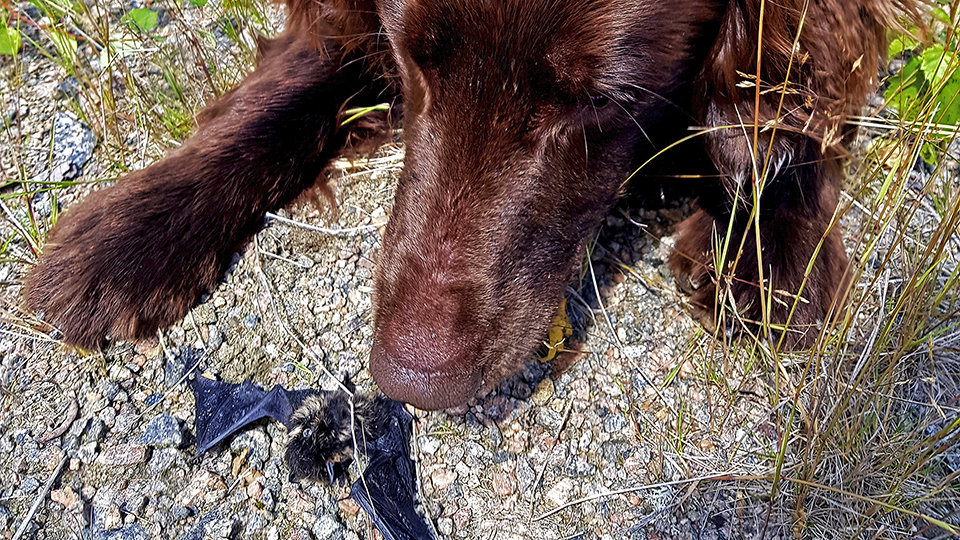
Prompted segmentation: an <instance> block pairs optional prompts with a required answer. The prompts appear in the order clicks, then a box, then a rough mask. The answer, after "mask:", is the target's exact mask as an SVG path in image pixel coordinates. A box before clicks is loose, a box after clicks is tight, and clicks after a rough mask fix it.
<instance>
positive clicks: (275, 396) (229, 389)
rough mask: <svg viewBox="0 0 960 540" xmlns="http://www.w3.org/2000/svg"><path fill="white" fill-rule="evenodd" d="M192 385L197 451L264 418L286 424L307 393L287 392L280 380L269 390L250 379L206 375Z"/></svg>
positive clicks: (201, 451) (200, 453)
mask: <svg viewBox="0 0 960 540" xmlns="http://www.w3.org/2000/svg"><path fill="white" fill-rule="evenodd" d="M190 389H191V390H192V391H193V397H194V399H195V401H196V409H197V422H196V429H197V454H198V455H202V454H203V453H204V452H206V451H207V450H209V449H210V448H212V447H213V446H215V445H216V444H218V443H219V442H220V441H222V440H224V439H226V438H227V437H229V436H230V435H233V434H234V433H236V432H237V431H239V430H240V429H241V428H243V427H244V426H246V425H247V424H250V423H251V422H255V421H257V420H259V419H261V418H265V417H267V418H272V419H274V420H277V421H279V422H282V423H283V424H284V425H287V423H288V422H289V420H290V414H291V413H292V412H293V409H294V406H295V404H296V403H297V402H299V401H300V400H301V399H302V397H303V396H302V394H304V393H305V392H304V391H297V392H288V391H287V390H285V389H284V388H283V387H282V386H280V385H279V384H278V385H275V386H274V387H273V389H272V390H270V391H269V392H267V391H266V390H264V389H263V388H261V387H259V386H257V385H255V384H253V383H251V382H243V383H240V384H231V383H226V382H221V381H214V380H212V379H208V378H206V377H196V378H194V380H193V381H191V382H190ZM307 392H309V391H307Z"/></svg>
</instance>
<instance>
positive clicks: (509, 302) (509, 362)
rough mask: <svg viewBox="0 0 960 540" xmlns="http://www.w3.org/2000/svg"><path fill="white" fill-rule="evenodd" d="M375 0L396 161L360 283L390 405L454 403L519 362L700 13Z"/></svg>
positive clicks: (635, 4)
mask: <svg viewBox="0 0 960 540" xmlns="http://www.w3.org/2000/svg"><path fill="white" fill-rule="evenodd" d="M665 4H668V3H665V2H652V1H649V0H647V1H630V2H622V1H619V0H618V1H613V0H552V1H550V0H548V1H542V2H527V1H523V0H507V1H505V2H489V1H487V0H466V1H462V2H447V1H439V0H386V1H385V2H384V3H383V4H382V5H381V6H380V12H381V19H382V22H383V24H384V27H385V29H386V33H387V36H388V38H389V40H390V43H391V50H392V53H393V55H394V57H395V61H396V65H397V67H398V70H399V73H400V76H401V78H402V81H403V98H404V104H403V105H404V115H405V118H404V141H405V143H406V162H405V166H404V169H403V172H402V173H401V176H400V181H399V186H398V188H397V192H396V202H395V206H394V210H393V216H392V218H391V220H390V222H389V225H388V226H387V231H386V235H385V237H384V242H383V250H382V253H381V258H380V265H379V270H378V274H377V281H376V292H375V299H376V311H375V315H374V328H375V338H374V343H373V349H372V352H371V359H370V363H371V371H372V372H373V375H374V378H375V379H376V381H377V383H378V385H379V386H380V388H381V389H382V390H383V391H384V392H385V393H386V394H387V395H388V396H390V397H392V398H394V399H396V400H400V401H405V402H408V403H411V404H413V405H416V406H418V407H421V408H426V409H438V408H445V407H452V406H457V405H460V404H463V403H465V402H466V401H468V400H469V399H470V398H471V397H472V396H473V395H474V394H476V392H477V391H478V390H479V389H480V388H481V387H482V386H484V385H485V384H486V385H490V384H496V383H498V382H499V380H500V379H501V378H503V377H504V376H505V375H508V374H510V373H511V372H513V371H516V370H517V369H518V368H519V367H521V366H522V365H523V363H524V362H525V361H526V360H527V359H528V358H529V357H530V354H531V352H532V351H533V350H534V348H535V347H536V345H537V344H538V342H539V340H541V339H542V338H543V336H544V335H545V334H546V331H547V329H548V326H549V324H550V322H551V320H552V319H553V317H554V315H555V314H556V311H557V307H558V305H559V303H560V301H561V299H562V296H563V293H564V290H565V288H566V285H567V284H568V283H569V282H570V280H571V277H572V275H573V271H574V269H575V268H576V267H577V265H578V263H579V261H580V258H581V256H582V254H583V251H582V249H581V248H582V246H583V245H584V242H585V240H586V239H587V237H588V236H589V235H590V234H591V232H592V231H593V230H594V229H595V228H596V226H597V225H598V224H599V222H600V220H601V219H602V218H603V217H604V216H605V214H606V212H607V211H608V210H609V209H610V207H611V206H612V205H613V203H614V201H615V200H616V198H617V195H618V193H619V190H620V186H621V184H622V183H623V181H624V180H625V178H626V177H627V176H628V174H629V173H630V166H631V163H632V158H633V156H634V153H635V152H636V148H637V145H638V144H641V143H642V142H643V141H644V140H645V133H644V131H643V128H644V127H645V126H649V125H650V124H651V123H652V120H653V118H655V117H656V116H657V115H658V111H660V110H661V109H662V108H664V107H667V106H668V104H667V102H666V97H667V96H669V95H670V93H671V91H672V89H674V88H676V87H677V86H679V85H681V84H682V83H683V81H684V80H685V78H686V77H687V71H688V70H687V64H689V62H690V60H689V59H690V58H691V56H692V52H691V50H690V48H691V46H692V45H691V39H692V36H695V35H697V33H698V28H699V25H700V24H701V23H702V21H704V20H707V19H709V18H711V17H712V12H710V8H709V7H705V5H701V4H708V2H696V1H689V2H683V3H681V4H682V5H681V6H680V7H676V6H671V7H669V9H668V8H667V7H664V5H665Z"/></svg>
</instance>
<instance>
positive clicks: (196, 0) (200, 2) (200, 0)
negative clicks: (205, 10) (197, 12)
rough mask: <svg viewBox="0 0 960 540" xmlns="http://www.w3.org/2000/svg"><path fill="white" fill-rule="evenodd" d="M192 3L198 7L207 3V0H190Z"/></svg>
mask: <svg viewBox="0 0 960 540" xmlns="http://www.w3.org/2000/svg"><path fill="white" fill-rule="evenodd" d="M190 3H191V4H193V5H195V6H197V7H203V6H205V5H207V0H190Z"/></svg>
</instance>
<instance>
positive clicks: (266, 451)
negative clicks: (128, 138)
mask: <svg viewBox="0 0 960 540" xmlns="http://www.w3.org/2000/svg"><path fill="white" fill-rule="evenodd" d="M244 448H249V449H250V454H249V455H247V461H249V462H251V464H252V465H254V467H255V468H257V469H259V468H260V467H261V466H262V464H263V462H264V461H266V459H267V458H268V457H270V438H269V437H267V434H266V433H264V432H263V430H262V429H253V430H250V431H245V432H243V433H241V434H239V435H237V436H236V437H234V439H233V441H231V442H230V450H231V451H232V452H234V453H239V452H242V451H243V449H244Z"/></svg>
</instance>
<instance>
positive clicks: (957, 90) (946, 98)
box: [934, 71, 960, 126]
mask: <svg viewBox="0 0 960 540" xmlns="http://www.w3.org/2000/svg"><path fill="white" fill-rule="evenodd" d="M958 94H960V73H958V72H956V71H954V72H953V74H952V75H951V76H950V79H949V80H947V82H946V83H945V84H944V85H943V88H941V89H940V93H939V94H937V107H938V112H937V115H936V117H935V118H934V120H936V122H937V123H938V124H946V125H948V126H955V125H957V124H958V123H960V95H958Z"/></svg>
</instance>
